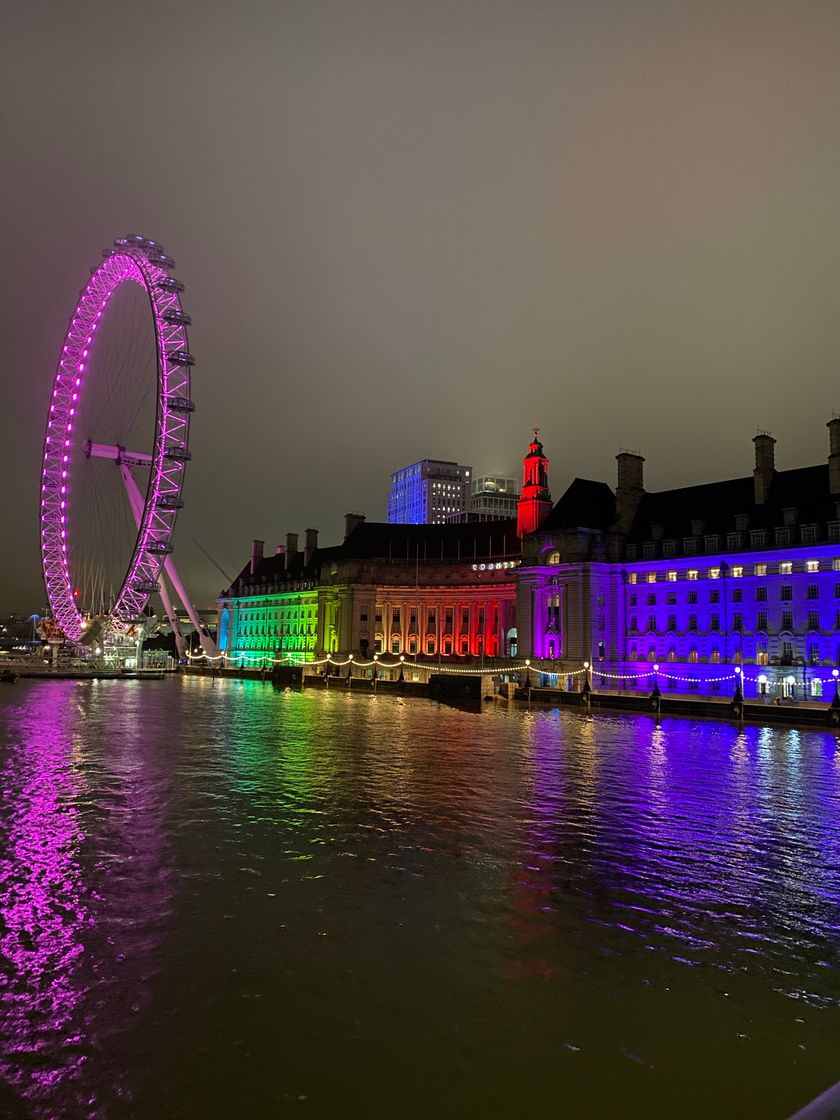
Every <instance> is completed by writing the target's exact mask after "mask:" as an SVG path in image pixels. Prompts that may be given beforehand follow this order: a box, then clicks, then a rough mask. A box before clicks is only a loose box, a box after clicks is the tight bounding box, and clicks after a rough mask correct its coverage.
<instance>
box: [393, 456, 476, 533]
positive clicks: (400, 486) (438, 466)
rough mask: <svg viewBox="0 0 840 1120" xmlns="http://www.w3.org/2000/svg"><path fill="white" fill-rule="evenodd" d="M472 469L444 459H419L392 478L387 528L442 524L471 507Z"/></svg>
mask: <svg viewBox="0 0 840 1120" xmlns="http://www.w3.org/2000/svg"><path fill="white" fill-rule="evenodd" d="M471 475H472V468H471V467H465V466H462V465H461V464H460V463H451V462H448V461H447V460H443V459H421V460H420V462H419V463H412V464H411V466H409V467H403V468H402V470H399V471H396V472H395V473H394V474H392V475H391V492H390V494H389V496H388V524H389V525H443V524H444V523H445V522H446V521H447V519H450V518H451V516H452V515H453V514H458V513H465V512H467V511H468V510H469V508H470V478H471Z"/></svg>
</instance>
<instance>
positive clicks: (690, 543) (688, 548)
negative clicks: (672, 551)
mask: <svg viewBox="0 0 840 1120" xmlns="http://www.w3.org/2000/svg"><path fill="white" fill-rule="evenodd" d="M696 551H697V538H696V537H683V552H684V553H685V554H686V556H693V555H694V553H695V552H696Z"/></svg>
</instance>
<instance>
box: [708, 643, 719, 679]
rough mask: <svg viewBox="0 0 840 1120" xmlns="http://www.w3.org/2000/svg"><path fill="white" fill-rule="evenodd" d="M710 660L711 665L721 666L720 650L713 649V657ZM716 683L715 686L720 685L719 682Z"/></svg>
mask: <svg viewBox="0 0 840 1120" xmlns="http://www.w3.org/2000/svg"><path fill="white" fill-rule="evenodd" d="M709 660H710V661H711V663H712V664H713V665H719V664H720V650H719V649H713V650H712V652H711V655H710V657H709ZM714 683H715V684H720V682H719V681H715V682H714Z"/></svg>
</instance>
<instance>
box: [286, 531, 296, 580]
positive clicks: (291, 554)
mask: <svg viewBox="0 0 840 1120" xmlns="http://www.w3.org/2000/svg"><path fill="white" fill-rule="evenodd" d="M297 550H298V535H297V533H287V534H286V570H287V571H288V569H289V568H290V567H291V566H292V560H293V559H294V558H295V556H297Z"/></svg>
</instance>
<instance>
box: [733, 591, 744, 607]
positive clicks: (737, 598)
mask: <svg viewBox="0 0 840 1120" xmlns="http://www.w3.org/2000/svg"><path fill="white" fill-rule="evenodd" d="M743 599H744V592H743V591H742V590H741V588H740V587H736V588H735V590H734V591H733V592H732V602H733V603H741V602H743Z"/></svg>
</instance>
